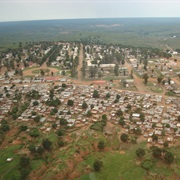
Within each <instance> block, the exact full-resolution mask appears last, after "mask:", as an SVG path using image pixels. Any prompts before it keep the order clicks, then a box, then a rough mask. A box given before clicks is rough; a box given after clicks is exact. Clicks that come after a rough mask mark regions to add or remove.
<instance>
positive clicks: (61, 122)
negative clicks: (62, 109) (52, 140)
mask: <svg viewBox="0 0 180 180" xmlns="http://www.w3.org/2000/svg"><path fill="white" fill-rule="evenodd" d="M59 123H60V125H61V126H64V125H67V124H68V122H67V120H66V119H64V118H61V119H60V121H59Z"/></svg>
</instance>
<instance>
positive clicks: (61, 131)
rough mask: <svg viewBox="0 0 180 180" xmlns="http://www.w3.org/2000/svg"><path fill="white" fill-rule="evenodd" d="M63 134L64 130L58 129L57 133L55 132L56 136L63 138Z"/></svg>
mask: <svg viewBox="0 0 180 180" xmlns="http://www.w3.org/2000/svg"><path fill="white" fill-rule="evenodd" d="M64 134H65V130H64V129H60V130H59V131H57V135H58V136H64Z"/></svg>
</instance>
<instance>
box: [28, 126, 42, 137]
mask: <svg viewBox="0 0 180 180" xmlns="http://www.w3.org/2000/svg"><path fill="white" fill-rule="evenodd" d="M29 135H30V136H31V137H34V138H36V137H38V136H40V133H39V131H38V129H37V128H32V129H31V130H30V132H29Z"/></svg>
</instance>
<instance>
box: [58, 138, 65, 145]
mask: <svg viewBox="0 0 180 180" xmlns="http://www.w3.org/2000/svg"><path fill="white" fill-rule="evenodd" d="M64 144H65V143H64V141H63V140H62V139H60V140H59V141H58V146H59V147H63V146H64Z"/></svg>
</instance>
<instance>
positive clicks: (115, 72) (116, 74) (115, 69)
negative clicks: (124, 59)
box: [114, 64, 119, 76]
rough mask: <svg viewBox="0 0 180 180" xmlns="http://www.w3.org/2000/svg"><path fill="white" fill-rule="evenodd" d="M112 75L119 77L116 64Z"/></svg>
mask: <svg viewBox="0 0 180 180" xmlns="http://www.w3.org/2000/svg"><path fill="white" fill-rule="evenodd" d="M114 74H115V76H118V75H119V66H118V64H116V65H115V67H114Z"/></svg>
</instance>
